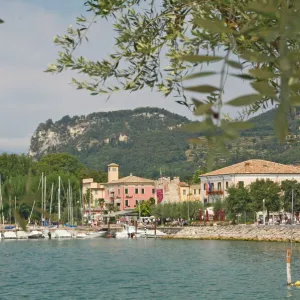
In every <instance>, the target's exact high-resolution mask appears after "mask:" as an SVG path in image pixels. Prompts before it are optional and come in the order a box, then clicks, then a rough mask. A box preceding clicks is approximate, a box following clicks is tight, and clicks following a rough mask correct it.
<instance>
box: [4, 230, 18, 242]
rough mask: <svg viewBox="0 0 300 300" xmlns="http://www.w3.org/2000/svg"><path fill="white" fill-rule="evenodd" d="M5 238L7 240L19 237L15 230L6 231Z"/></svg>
mask: <svg viewBox="0 0 300 300" xmlns="http://www.w3.org/2000/svg"><path fill="white" fill-rule="evenodd" d="M3 238H4V239H5V240H16V239H17V235H16V233H15V232H14V231H4V233H3Z"/></svg>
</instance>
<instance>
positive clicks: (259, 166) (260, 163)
mask: <svg viewBox="0 0 300 300" xmlns="http://www.w3.org/2000/svg"><path fill="white" fill-rule="evenodd" d="M199 177H200V181H201V195H200V197H201V201H202V202H203V203H208V202H215V201H216V200H218V199H220V200H222V201H223V200H224V199H225V198H226V196H227V189H228V187H230V186H236V185H238V184H239V185H241V186H247V185H249V184H251V183H252V182H254V181H256V180H257V179H270V180H272V181H276V182H278V183H279V184H280V183H281V182H282V181H284V180H297V181H299V182H300V168H299V167H296V166H290V165H283V164H279V163H275V162H271V161H266V160H260V159H251V160H247V161H244V162H241V163H238V164H235V165H232V166H228V167H225V168H222V169H219V170H215V171H212V172H209V173H206V174H202V175H200V176H199Z"/></svg>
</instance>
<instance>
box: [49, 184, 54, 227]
mask: <svg viewBox="0 0 300 300" xmlns="http://www.w3.org/2000/svg"><path fill="white" fill-rule="evenodd" d="M53 189H54V184H53V183H52V186H51V195H50V208H49V225H50V220H51V212H52V201H53Z"/></svg>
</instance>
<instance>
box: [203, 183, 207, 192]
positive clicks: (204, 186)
mask: <svg viewBox="0 0 300 300" xmlns="http://www.w3.org/2000/svg"><path fill="white" fill-rule="evenodd" d="M203 189H204V191H206V183H204V184H203Z"/></svg>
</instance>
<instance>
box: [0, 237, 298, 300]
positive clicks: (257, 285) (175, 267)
mask: <svg viewBox="0 0 300 300" xmlns="http://www.w3.org/2000/svg"><path fill="white" fill-rule="evenodd" d="M285 247H286V245H285V244H278V243H256V242H226V241H181V240H153V239H149V240H115V239H101V238H99V239H95V240H89V241H88V240H68V241H66V240H65V241H56V240H50V241H49V240H43V241H2V242H0V253H1V260H0V270H1V273H0V274H1V275H0V299H1V300H4V299H10V300H11V299H33V300H34V299H39V300H40V299H43V300H47V299H122V300H123V299H151V300H152V299H230V300H235V299H244V300H245V299H285V298H290V299H300V289H297V288H287V287H286V285H285V282H286V281H285V280H286V273H285V272H286V271H285ZM292 279H293V281H296V280H298V279H299V280H300V246H296V247H295V249H294V252H293V261H292Z"/></svg>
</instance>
